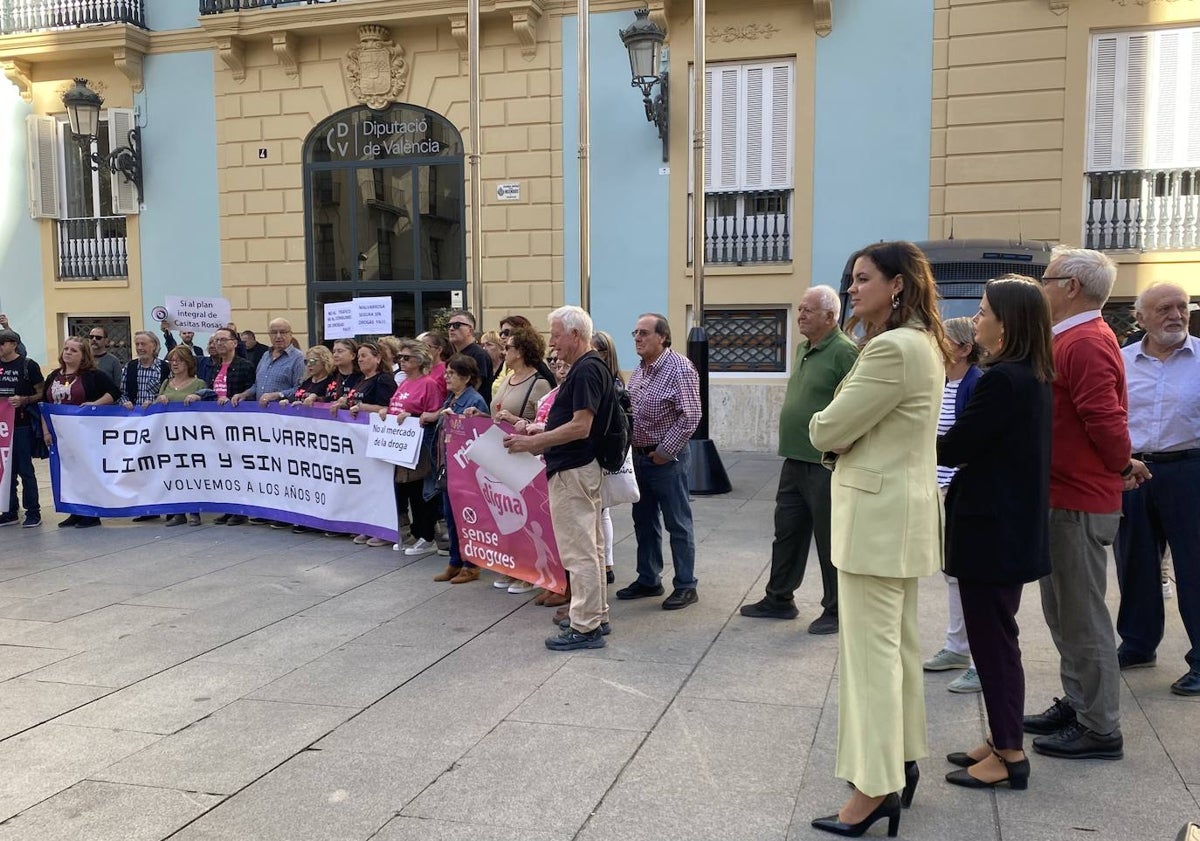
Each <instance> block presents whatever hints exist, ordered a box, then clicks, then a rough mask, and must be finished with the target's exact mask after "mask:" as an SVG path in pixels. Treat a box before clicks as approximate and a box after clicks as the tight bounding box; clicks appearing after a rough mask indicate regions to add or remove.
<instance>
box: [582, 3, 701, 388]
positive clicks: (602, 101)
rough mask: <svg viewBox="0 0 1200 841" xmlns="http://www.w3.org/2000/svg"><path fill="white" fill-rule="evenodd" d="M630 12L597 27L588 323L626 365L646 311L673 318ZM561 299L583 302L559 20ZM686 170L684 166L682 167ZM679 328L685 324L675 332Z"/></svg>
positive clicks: (653, 135)
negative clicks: (635, 82)
mask: <svg viewBox="0 0 1200 841" xmlns="http://www.w3.org/2000/svg"><path fill="white" fill-rule="evenodd" d="M633 20H634V18H633V14H632V13H631V12H628V11H623V12H608V13H605V14H595V15H592V20H591V79H592V83H591V99H592V107H591V117H592V121H591V122H592V124H591V135H592V138H591V222H592V225H591V227H592V230H591V244H592V258H591V269H592V286H591V292H592V308H591V312H592V320H593V321H595V323H596V327H597V329H599V330H606V331H608V332H609V333H612V334H613V336H614V337H615V339H616V343H617V352H618V355H619V358H620V361H621V366H622V367H623V368H625V369H626V370H629V369H630V368H632V367H633V366H634V363H635V362H636V360H637V357H636V356H635V355H634V352H633V340H632V339H631V338H630V337H629V333H630V331H631V330H632V329H633V325H634V323H635V322H636V320H637V316H638V315H639V314H641V313H643V312H647V311H654V312H664V313H665V312H666V311H667V245H668V243H667V201H668V182H669V181H670V178H669V176H667V175H660V174H659V169H660V168H661V167H664V166H666V165H667V164H665V163H663V160H662V143H661V142H660V141H659V139H658V132H657V131H656V130H655V128H654V126H653V125H652V124H651V123H649V122H647V121H646V115H645V111H644V110H643V108H642V96H641V93H640V92H638V91H637V90H636V89H635V88H633V87H631V86H630V84H629V54H628V53H627V52H626V51H625V47H624V46H623V45H622V44H621V39H620V38H619V37H618V36H617V32H618V31H619V30H620V29H623V28H625V27H627V26H628V25H629V24H631V23H633ZM562 25H563V47H562V63H563V83H562V89H563V110H562V113H563V205H564V208H563V210H564V212H563V226H564V230H563V260H564V276H565V283H564V296H565V299H566V301H567V303H573V304H577V303H579V157H578V154H579V95H578V91H579V74H578V72H577V60H576V54H577V48H576V44H577V38H576V35H577V31H576V30H577V23H576V19H575V17H574V16H572V17H566V18H563V24H562ZM679 165H680V166H686V165H687V164H686V162H680V164H679ZM678 329H680V330H681V329H682V325H678Z"/></svg>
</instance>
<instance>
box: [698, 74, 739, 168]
mask: <svg viewBox="0 0 1200 841" xmlns="http://www.w3.org/2000/svg"><path fill="white" fill-rule="evenodd" d="M739 70H740V68H737V67H726V68H720V69H717V70H714V71H713V82H714V85H713V112H714V113H713V122H712V124H711V125H710V126H709V143H710V144H711V145H712V148H713V161H714V165H713V166H712V167H711V168H710V169H709V170H708V173H707V176H708V179H707V180H708V184H707V186H706V190H718V191H719V190H736V189H738V187H739V186H740V184H739V183H738V180H739V179H738V148H737V144H738V99H739V96H738V94H739V90H738V89H739V87H740V84H739V82H740V79H739V76H740V75H741V73H740V72H739ZM706 145H708V144H706Z"/></svg>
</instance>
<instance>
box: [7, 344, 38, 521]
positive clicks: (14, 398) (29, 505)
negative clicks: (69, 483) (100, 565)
mask: <svg viewBox="0 0 1200 841" xmlns="http://www.w3.org/2000/svg"><path fill="white" fill-rule="evenodd" d="M20 343H21V337H20V336H18V335H17V334H16V333H15V332H13V331H12V330H0V400H6V401H8V403H9V404H10V405H12V407H13V413H14V423H13V434H12V459H11V461H10V462H9V469H10V470H12V480H11V482H10V483H9V496H8V508H7V509H6V510H5V512H4V513H3V514H0V526H7V525H12V524H15V523H16V522H17V520H18V516H17V515H18V509H17V480H20V482H21V502H23V503H24V505H25V522H24V523H22V525H23V526H24V527H25V528H34V527H36V526H40V525H41V524H42V508H41V503H40V502H39V500H38V486H37V476H36V475H35V474H34V472H33V436H34V429H33V419H32V417H31V415H30V413H29V409H28V407H29V406H31V405H33V404H34V403H37V402H38V401H39V400H41V399H42V369H41V368H40V367H38V364H37V363H36V362H34V361H33V360H32V359H29V358H28V357H26V356H24V355H22V354H18V353H17V347H18V346H19V345H20ZM40 431H41V430H38V432H39V433H40Z"/></svg>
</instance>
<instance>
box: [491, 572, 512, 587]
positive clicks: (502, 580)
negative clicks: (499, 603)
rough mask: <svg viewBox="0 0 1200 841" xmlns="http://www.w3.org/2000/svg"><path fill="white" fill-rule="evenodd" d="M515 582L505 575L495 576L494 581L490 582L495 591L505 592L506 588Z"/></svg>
mask: <svg viewBox="0 0 1200 841" xmlns="http://www.w3.org/2000/svg"><path fill="white" fill-rule="evenodd" d="M516 580H517V579H515V578H509V577H508V576H507V575H498V576H496V580H495V581H493V582H492V586H493V587H495V588H496V589H497V590H507V589H508V586H509V585H510V584H512V583H513V582H514V581H516Z"/></svg>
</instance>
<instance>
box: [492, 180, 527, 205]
mask: <svg viewBox="0 0 1200 841" xmlns="http://www.w3.org/2000/svg"><path fill="white" fill-rule="evenodd" d="M520 200H521V185H520V183H519V182H514V183H512V184H497V185H496V201H520Z"/></svg>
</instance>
